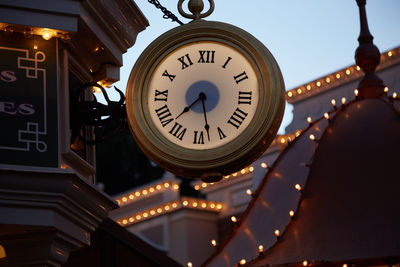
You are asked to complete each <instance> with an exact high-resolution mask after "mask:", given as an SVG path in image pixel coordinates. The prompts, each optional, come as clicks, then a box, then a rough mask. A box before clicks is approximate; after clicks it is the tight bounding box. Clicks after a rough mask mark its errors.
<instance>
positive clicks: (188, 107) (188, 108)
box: [175, 93, 204, 119]
mask: <svg viewBox="0 0 400 267" xmlns="http://www.w3.org/2000/svg"><path fill="white" fill-rule="evenodd" d="M203 95H204V94H203V93H200V94H199V97H198V98H196V100H195V101H193V102H192V104H190V105H189V106H186V107H185V108H184V109H183V110H182V112H181V113H179V115H178V116H176V118H175V119H177V118H179V117H180V116H181V115H182V114H184V113H186V112H188V111H189V110H190V108H191V107H192V106H193V105H194V104H196V103H197V102H198V101H199V100H200V99H202V98H203Z"/></svg>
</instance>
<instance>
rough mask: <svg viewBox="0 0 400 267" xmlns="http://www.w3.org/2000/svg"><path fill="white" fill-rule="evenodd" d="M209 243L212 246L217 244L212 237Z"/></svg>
mask: <svg viewBox="0 0 400 267" xmlns="http://www.w3.org/2000/svg"><path fill="white" fill-rule="evenodd" d="M211 245H212V246H213V247H215V246H217V241H215V240H214V239H213V240H211Z"/></svg>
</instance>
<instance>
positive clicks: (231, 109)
mask: <svg viewBox="0 0 400 267" xmlns="http://www.w3.org/2000/svg"><path fill="white" fill-rule="evenodd" d="M148 90H149V91H148V99H147V101H148V108H149V110H148V112H149V114H150V117H151V119H152V121H153V123H154V125H155V126H156V128H157V130H158V131H159V132H160V133H161V134H162V135H163V136H164V137H165V138H166V139H168V140H169V141H170V142H172V143H174V144H177V145H179V146H181V147H184V148H187V149H194V150H205V149H212V148H216V147H219V146H222V145H224V144H227V143H229V142H231V141H232V140H234V139H235V138H236V137H238V136H239V135H240V134H241V133H242V132H243V131H244V130H245V129H246V128H247V127H248V125H249V124H250V122H251V120H252V118H253V117H254V114H255V111H256V109H257V105H258V102H259V85H258V81H257V75H256V72H255V70H254V69H253V67H252V65H251V64H250V62H249V60H248V59H247V58H246V57H245V56H244V55H243V54H242V53H241V52H239V51H238V50H236V49H235V48H233V47H230V46H228V45H225V44H222V43H217V42H206V41H201V42H195V43H190V44H187V45H185V46H182V47H180V48H178V49H176V50H174V51H173V52H171V53H170V54H168V55H167V56H166V57H165V58H164V59H163V60H162V61H161V62H160V63H159V65H158V66H157V67H156V69H155V71H154V72H153V74H152V76H151V78H150V83H149V87H148Z"/></svg>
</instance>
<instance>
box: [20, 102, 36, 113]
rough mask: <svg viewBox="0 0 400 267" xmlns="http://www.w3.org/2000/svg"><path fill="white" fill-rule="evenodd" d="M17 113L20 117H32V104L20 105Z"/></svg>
mask: <svg viewBox="0 0 400 267" xmlns="http://www.w3.org/2000/svg"><path fill="white" fill-rule="evenodd" d="M18 111H19V113H20V114H22V115H32V114H34V113H35V109H34V108H33V105H32V104H21V105H19V107H18Z"/></svg>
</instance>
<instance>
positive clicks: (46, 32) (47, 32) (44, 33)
mask: <svg viewBox="0 0 400 267" xmlns="http://www.w3.org/2000/svg"><path fill="white" fill-rule="evenodd" d="M42 37H43V39H45V40H50V39H51V37H53V32H52V31H50V30H48V29H44V30H43V31H42Z"/></svg>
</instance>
